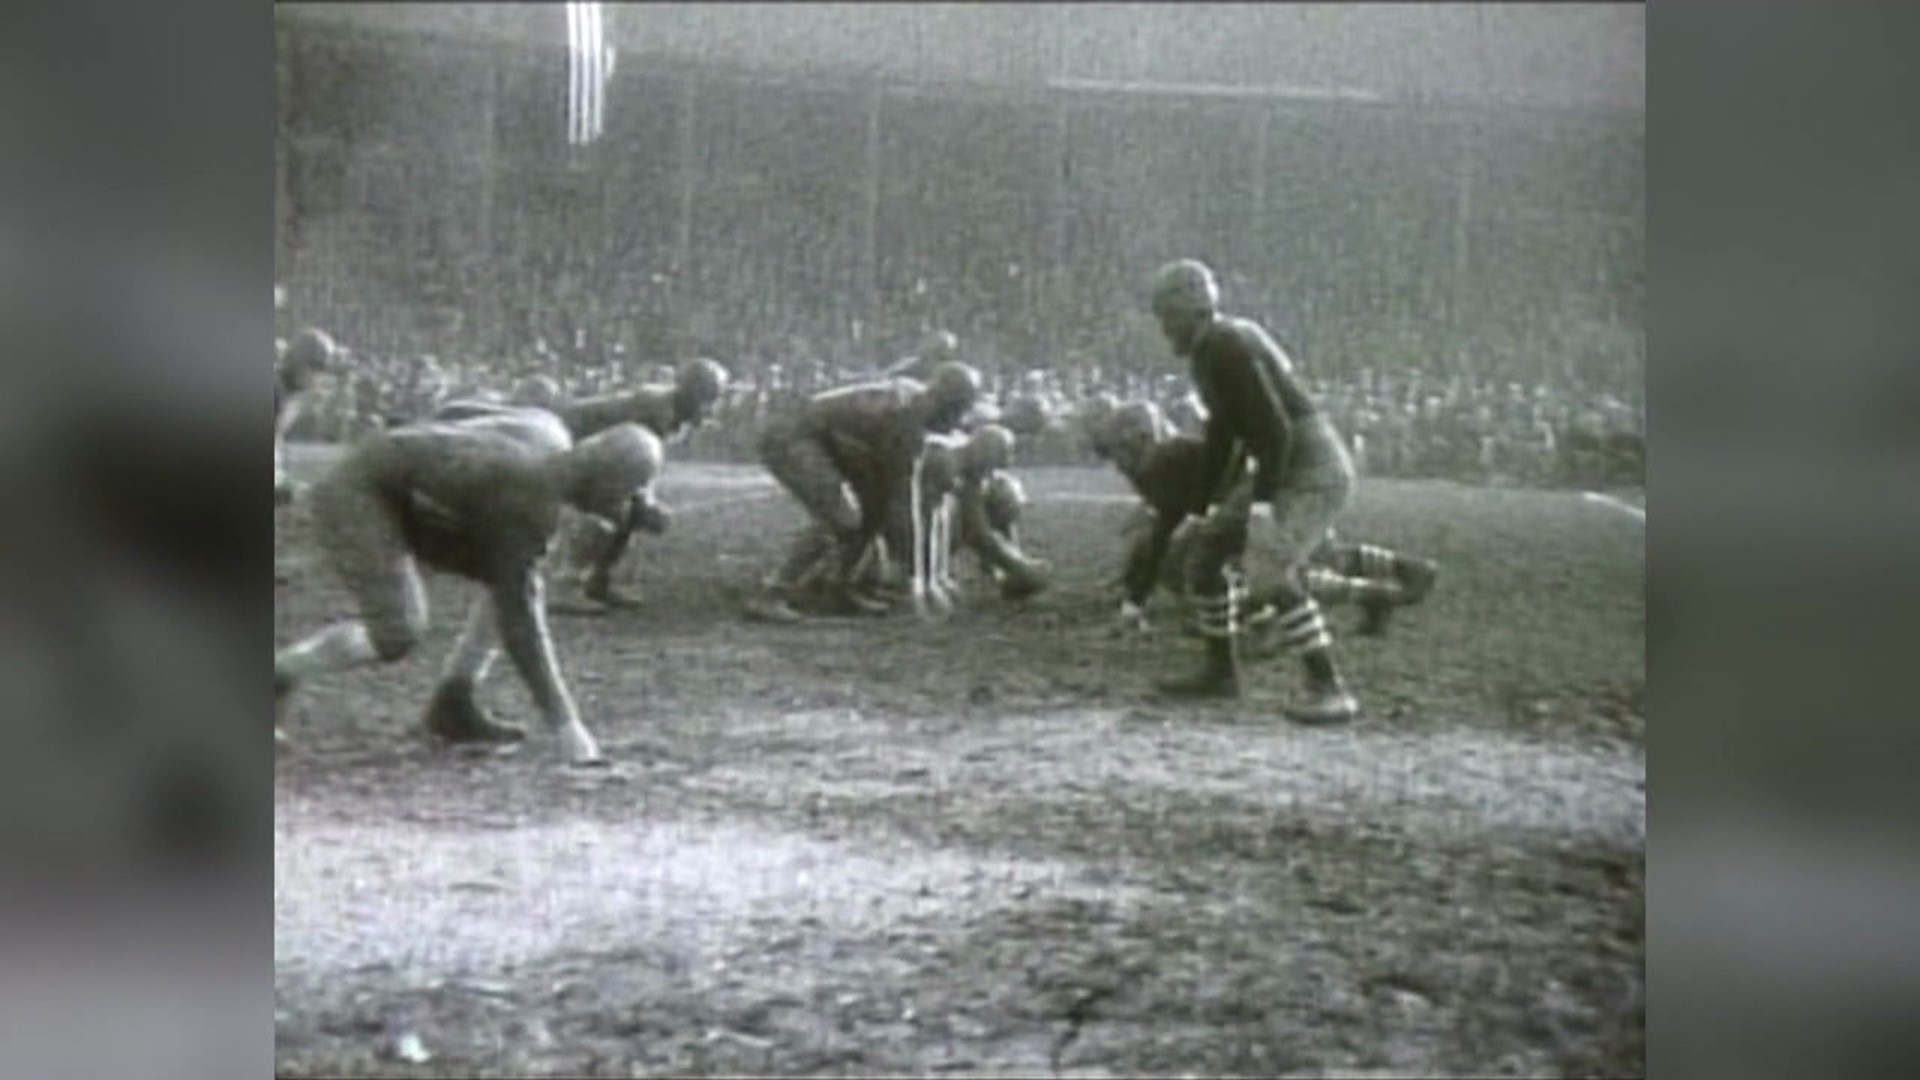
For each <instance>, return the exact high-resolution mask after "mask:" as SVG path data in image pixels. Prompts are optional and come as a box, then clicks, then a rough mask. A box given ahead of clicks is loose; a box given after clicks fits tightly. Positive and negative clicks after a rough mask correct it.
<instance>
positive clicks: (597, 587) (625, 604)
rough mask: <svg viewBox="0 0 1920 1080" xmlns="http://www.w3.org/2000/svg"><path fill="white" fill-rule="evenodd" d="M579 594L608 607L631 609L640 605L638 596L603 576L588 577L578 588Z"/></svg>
mask: <svg viewBox="0 0 1920 1080" xmlns="http://www.w3.org/2000/svg"><path fill="white" fill-rule="evenodd" d="M580 594H581V595H582V596H585V597H586V598H587V599H589V600H592V601H593V602H594V603H596V604H604V605H606V606H607V607H610V608H628V609H632V608H637V607H639V606H640V598H639V597H637V596H634V595H633V594H632V593H629V592H625V591H623V590H622V589H620V588H619V587H618V586H616V585H615V584H614V583H613V582H611V581H608V580H607V579H605V578H591V579H589V580H588V581H587V583H586V585H585V586H584V587H583V588H582V589H581V590H580Z"/></svg>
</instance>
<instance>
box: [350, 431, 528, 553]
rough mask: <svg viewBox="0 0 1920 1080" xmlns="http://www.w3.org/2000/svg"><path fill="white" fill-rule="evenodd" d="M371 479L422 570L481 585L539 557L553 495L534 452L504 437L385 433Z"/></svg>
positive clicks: (470, 432) (467, 432)
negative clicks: (445, 574) (444, 573)
mask: <svg viewBox="0 0 1920 1080" xmlns="http://www.w3.org/2000/svg"><path fill="white" fill-rule="evenodd" d="M381 438H383V439H385V440H387V441H389V442H390V444H391V445H389V446H386V447H382V448H381V451H382V452H380V453H378V454H377V456H376V457H375V458H374V459H373V467H372V469H371V472H372V479H373V482H374V484H375V485H376V487H377V489H378V490H379V491H380V493H381V495H382V496H383V497H384V499H385V500H386V502H387V505H388V507H389V508H390V509H391V510H392V511H393V513H394V515H395V516H396V518H397V519H398V521H399V523H400V528H401V534H402V536H403V537H404V538H405V540H406V544H407V547H408V549H409V550H410V551H412V552H413V554H414V556H415V557H416V558H418V559H419V560H420V561H421V562H422V563H425V564H426V565H428V566H430V567H432V568H434V569H436V570H440V571H443V572H446V573H451V574H457V575H460V576H461V577H465V578H469V579H471V580H474V581H478V582H483V583H486V584H489V585H494V584H504V583H507V582H512V581H519V580H523V579H525V578H526V577H527V575H529V574H531V573H532V572H533V571H534V570H535V569H536V567H537V566H538V564H539V563H540V560H541V559H543V558H544V557H545V556H546V553H547V549H548V547H549V546H550V545H551V543H552V540H553V536H554V534H555V532H556V530H557V529H558V528H559V524H560V508H561V495H560V492H559V491H558V490H557V489H556V488H555V487H554V486H553V484H552V482H551V481H550V480H549V478H548V475H547V473H546V471H545V470H544V469H543V468H542V467H541V459H542V458H543V457H544V456H545V455H544V453H543V452H542V451H539V450H536V449H533V448H531V447H529V446H527V445H525V444H524V443H521V442H519V441H517V440H515V439H513V438H510V437H508V436H505V435H501V434H495V433H488V432H476V431H471V430H466V431H462V430H458V429H454V428H451V427H450V426H447V425H421V426H416V427H410V428H404V429H401V430H398V431H393V432H388V433H386V434H385V435H384V436H382V437H381Z"/></svg>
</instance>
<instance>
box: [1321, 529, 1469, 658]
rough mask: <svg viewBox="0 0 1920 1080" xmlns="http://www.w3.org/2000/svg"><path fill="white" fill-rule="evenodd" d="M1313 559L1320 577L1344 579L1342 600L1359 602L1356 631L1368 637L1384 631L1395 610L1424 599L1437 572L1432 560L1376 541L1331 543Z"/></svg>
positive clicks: (1436, 564)
mask: <svg viewBox="0 0 1920 1080" xmlns="http://www.w3.org/2000/svg"><path fill="white" fill-rule="evenodd" d="M1314 561H1315V563H1316V569H1320V570H1321V576H1322V577H1323V578H1324V577H1326V576H1328V575H1329V574H1331V575H1338V576H1341V577H1343V578H1345V579H1346V587H1345V590H1344V591H1345V594H1346V595H1345V596H1343V597H1342V599H1346V600H1351V601H1352V602H1353V603H1356V604H1358V605H1359V607H1360V611H1361V621H1360V629H1359V632H1360V633H1362V634H1365V635H1368V636H1375V635H1379V634H1383V633H1385V632H1386V629H1387V623H1388V620H1389V619H1390V618H1391V617H1392V615H1393V612H1394V611H1395V610H1396V609H1398V608H1403V607H1410V606H1412V605H1414V604H1418V603H1420V602H1421V601H1422V600H1425V599H1426V598H1427V594H1428V593H1430V592H1432V591H1433V586H1434V583H1435V581H1437V580H1438V579H1439V575H1440V566H1439V564H1438V563H1436V562H1434V561H1433V560H1431V559H1422V558H1418V557H1415V556H1413V555H1409V554H1407V553H1405V552H1402V551H1396V550H1394V549H1392V548H1386V547H1381V546H1379V545H1378V544H1331V545H1328V546H1327V547H1326V548H1325V549H1324V550H1323V551H1322V552H1321V553H1320V554H1319V555H1318V556H1317V557H1316V558H1315V560H1314Z"/></svg>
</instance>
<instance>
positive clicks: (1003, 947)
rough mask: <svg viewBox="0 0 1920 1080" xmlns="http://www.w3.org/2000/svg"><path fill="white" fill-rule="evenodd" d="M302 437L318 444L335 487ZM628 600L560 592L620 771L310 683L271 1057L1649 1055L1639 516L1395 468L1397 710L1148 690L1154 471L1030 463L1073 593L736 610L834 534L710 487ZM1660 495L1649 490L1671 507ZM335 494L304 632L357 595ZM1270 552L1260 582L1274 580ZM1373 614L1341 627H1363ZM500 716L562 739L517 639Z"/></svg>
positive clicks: (606, 1061)
mask: <svg viewBox="0 0 1920 1080" xmlns="http://www.w3.org/2000/svg"><path fill="white" fill-rule="evenodd" d="M312 457H313V455H311V454H303V455H302V458H301V460H300V461H298V462H297V465H298V466H299V467H300V468H303V469H308V470H310V469H311V468H312V467H314V465H315V461H314V460H312ZM669 476H670V479H669V483H668V485H667V495H668V498H669V500H670V501H671V502H672V503H673V504H674V505H675V506H676V507H677V508H678V509H679V511H680V514H679V517H678V518H677V519H676V521H675V525H674V528H673V531H672V532H671V533H670V534H669V535H668V536H666V537H662V538H658V539H656V540H650V541H647V542H644V543H642V544H640V545H637V550H636V552H635V553H634V555H633V556H632V557H631V558H630V561H629V573H630V579H631V584H632V586H633V587H634V588H635V589H636V590H637V591H638V592H639V593H640V594H641V595H642V596H643V597H644V598H645V600H646V607H645V609H644V610H642V611H640V612H636V613H622V614H616V615H611V616H606V617H600V618H580V617H557V618H556V627H557V634H558V639H559V647H560V650H561V656H562V663H563V665H564V667H565V670H566V672H567V674H568V677H569V678H570V680H571V681H572V684H573V686H574V689H575V691H576V693H577V695H578V697H579V699H580V702H581V706H582V708H583V711H584V715H585V718H586V721H587V723H588V725H589V726H590V727H591V728H592V729H593V730H594V732H595V734H596V735H597V736H598V737H599V739H600V740H601V743H602V746H603V748H604V749H605V750H606V752H607V753H608V755H609V757H610V758H611V759H612V760H613V763H614V764H613V766H612V767H611V768H608V769H605V770H593V771H567V770H562V769H559V768H557V767H556V766H554V765H553V764H551V762H550V759H549V757H548V746H547V743H546V742H545V741H544V740H543V739H541V738H540V737H539V732H537V731H535V732H534V736H533V738H532V739H531V740H530V741H529V742H528V743H527V744H526V745H525V746H524V747H522V748H519V749H518V750H516V751H515V752H512V753H505V754H485V753H474V752H465V751H451V750H445V749H438V748H434V747H432V746H429V745H428V744H427V743H426V742H425V741H424V739H423V738H422V737H421V736H420V735H419V733H418V728H417V716H418V710H419V709H420V708H421V707H422V706H423V705H424V703H425V694H426V691H427V689H428V688H429V686H430V684H431V682H432V679H433V676H434V674H435V672H436V670H437V668H438V665H439V662H440V660H441V657H442V656H443V655H444V653H445V650H446V649H447V648H448V647H449V646H450V644H451V642H452V639H453V637H454V635H455V633H456V632H457V630H458V626H459V622H460V616H461V614H462V613H463V610H464V601H465V599H466V597H467V596H468V588H469V587H468V586H465V585H462V584H460V583H456V582H452V581H448V580H438V581H435V582H434V583H433V586H432V595H433V600H434V605H435V629H434V631H433V635H432V637H431V638H430V639H429V643H428V647H427V649H426V650H425V652H424V654H422V655H420V656H418V657H416V658H413V659H411V660H409V661H407V662H404V663H402V664H399V665H395V666H392V667H389V668H385V669H381V670H376V671H370V672H365V673H355V674H349V675H344V676H340V677H337V678H335V679H332V680H328V681H324V682H319V683H315V684H314V685H312V686H310V687H307V688H304V689H303V691H302V693H301V696H300V697H299V698H298V701H297V704H296V705H295V707H294V710H293V713H292V716H291V719H290V721H289V724H288V733H289V735H291V736H292V738H293V740H294V743H293V745H292V746H291V747H290V748H289V749H287V750H285V751H283V753H282V754H281V759H280V766H279V775H278V782H277V796H276V823H275V830H276V834H275V835H276V841H277V843H276V873H275V902H276V907H275V931H276V932H275V955H276V961H277V963H276V972H277V973H276V984H277V991H278V995H277V1023H276V1036H277V1059H278V1062H279V1066H278V1072H279V1074H280V1075H282V1076H290V1077H294V1076H300V1077H317V1076H653V1075H743V1074H782V1075H793V1074H810V1075H882V1074H888V1075H902V1074H919V1075H925V1074H937V1075H952V1076H971V1075H982V1076H985V1075H1043V1076H1045V1075H1063V1076H1106V1075H1138V1074H1164V1075H1281V1076H1289V1075H1298V1076H1335V1075H1347V1076H1352V1075H1369V1074H1372V1075H1382V1076H1386V1075H1392V1076H1413V1075H1467V1074H1473V1075H1514V1076H1519V1075H1527V1076H1549V1075H1552V1076H1576V1075H1577V1076H1597V1075H1606V1076H1627V1075H1639V1074H1641V1073H1642V1072H1643V1071H1644V1054H1643V1049H1642V1047H1643V1042H1642V1039H1643V1032H1644V1026H1645V1006H1644V991H1643V985H1644V984H1643V976H1642V971H1643V961H1644V956H1645V942H1644V937H1643V925H1644V921H1643V916H1642V902H1643V898H1644V866H1645V794H1644V782H1645V776H1646V757H1645V748H1644V747H1645V743H1644V716H1643V696H1644V661H1643V650H1644V617H1645V604H1644V585H1645V564H1644V558H1643V544H1644V527H1643V526H1642V525H1641V524H1640V523H1639V522H1637V521H1635V520H1634V519H1633V518H1632V517H1630V516H1627V515H1625V514H1622V513H1620V512H1618V511H1616V510H1612V509H1610V508H1608V507H1606V506H1603V505H1599V504H1596V503H1593V502H1589V501H1583V500H1581V499H1580V498H1579V497H1578V496H1577V495H1576V494H1573V493H1567V492H1526V491H1511V490H1501V491H1490V490H1479V489H1473V488H1466V487H1457V486H1453V485H1448V484H1441V483H1417V484H1416V483H1393V482H1388V481H1379V482H1375V483H1370V484H1368V485H1367V486H1366V487H1364V488H1363V490H1362V492H1361V494H1360V496H1359V499H1358V502H1357V504H1356V506H1355V507H1354V509H1353V510H1352V512H1351V513H1350V514H1349V520H1348V522H1347V525H1346V527H1345V528H1344V529H1343V532H1344V534H1345V535H1346V536H1347V537H1348V538H1351V539H1364V540H1368V541H1371V542H1376V543H1383V544H1387V545H1390V546H1396V547H1402V548H1406V549H1409V550H1412V551H1415V552H1418V553H1421V554H1426V555H1429V556H1432V557H1434V558H1437V559H1438V560H1440V562H1441V563H1442V566H1443V571H1442V576H1441V581H1440V586H1439V588H1438V589H1437V590H1436V591H1435V593H1434V594H1433V597H1432V598H1431V600H1430V601H1429V602H1428V603H1427V604H1426V605H1424V606H1422V607H1419V608H1415V609H1409V610H1407V611H1405V612H1403V613H1402V614H1401V617H1400V618H1399V620H1398V621H1396V623H1395V624H1394V626H1393V629H1392V632H1391V633H1390V634H1389V635H1388V636H1387V637H1386V638H1384V639H1365V638H1358V637H1356V636H1354V635H1351V634H1347V635H1344V636H1343V637H1342V639H1341V653H1340V655H1341V658H1342V660H1343V662H1344V663H1345V664H1346V666H1347V668H1348V672H1349V675H1350V678H1351V680H1352V682H1353V683H1354V686H1355V689H1356V690H1357V691H1358V693H1359V694H1360V695H1361V697H1362V701H1363V704H1364V705H1365V706H1366V707H1367V709H1368V715H1367V716H1366V717H1365V718H1364V719H1363V720H1362V721H1361V722H1360V723H1358V724H1356V725H1354V726H1352V727H1351V728H1346V729H1339V730H1313V729H1305V728H1299V727H1295V726H1293V725H1290V724H1287V723H1286V722H1284V721H1282V720H1280V719H1279V718H1278V714H1277V709H1278V705H1279V704H1280V703H1281V702H1282V701H1283V700H1284V699H1285V696H1286V694H1288V693H1289V692H1291V691H1292V690H1293V689H1294V687H1295V686H1296V685H1297V682H1298V673H1297V669H1296V668H1295V667H1294V666H1293V665H1292V664H1288V663H1284V662H1267V663H1265V664H1263V665H1261V666H1260V667H1259V668H1258V669H1257V670H1256V672H1255V674H1254V675H1253V676H1252V678H1251V680H1250V682H1251V687H1250V690H1251V693H1250V696H1249V697H1248V698H1247V699H1245V700H1242V701H1240V702H1237V703H1235V704H1233V705H1231V706H1221V707H1179V708H1177V707H1169V706H1167V705H1163V704H1158V703H1155V702H1153V701H1151V700H1150V699H1149V697H1148V695H1147V686H1148V683H1149V682H1150V680H1151V679H1152V678H1153V677H1154V676H1155V675H1157V674H1159V673H1161V672H1164V671H1169V670H1173V669H1176V668H1178V667H1179V666H1181V665H1184V664H1186V663H1189V662H1191V660H1192V659H1193V653H1194V651H1195V648H1196V646H1195V645H1194V643H1193V642H1192V641H1191V640H1189V639H1185V638H1182V637H1180V636H1178V635H1177V634H1176V633H1174V632H1173V629H1172V623H1173V617H1172V614H1171V613H1170V612H1160V613H1158V614H1159V616H1160V618H1159V621H1160V623H1161V624H1162V626H1161V628H1160V629H1159V630H1157V632H1156V634H1155V635H1153V636H1151V637H1149V638H1147V639H1144V640H1142V639H1137V638H1127V637H1120V636H1116V635H1114V634H1112V633H1110V632H1109V630H1108V628H1107V620H1108V618H1109V617H1110V615H1111V609H1112V601H1111V598H1110V596H1109V594H1108V593H1107V592H1105V591H1104V590H1103V587H1102V581H1103V580H1104V579H1105V578H1107V577H1109V576H1111V574H1112V573H1113V572H1114V571H1115V569H1116V559H1117V556H1118V540H1117V538H1116V535H1115V533H1116V530H1117V528H1118V525H1119V523H1120V522H1121V521H1122V520H1123V518H1124V517H1125V515H1126V512H1127V506H1126V504H1125V502H1124V500H1123V499H1121V498H1120V497H1119V496H1120V495H1121V493H1122V491H1123V488H1122V486H1121V483H1120V481H1119V480H1118V478H1117V477H1115V476H1112V475H1108V474H1106V473H1103V472H1101V471H1097V470H1094V469H1084V470H1075V469H1048V470H1032V471H1030V472H1027V473H1025V474H1023V477H1024V479H1025V480H1026V482H1027V484H1028V487H1029V491H1030V492H1031V493H1033V494H1034V496H1035V502H1034V504H1033V505H1032V506H1031V507H1030V510H1029V518H1028V521H1029V525H1028V532H1027V536H1026V539H1027V540H1028V542H1029V545H1030V546H1031V547H1032V548H1034V549H1036V550H1037V551H1038V552H1039V553H1041V554H1043V555H1045V556H1046V557H1048V558H1049V559H1051V560H1052V562H1053V566H1054V570H1055V574H1056V580H1057V582H1058V585H1057V587H1056V588H1055V590H1054V591H1052V592H1050V593H1049V594H1047V595H1045V596H1043V597H1041V598H1040V599H1039V600H1036V601H1033V602H1031V603H1029V604H1027V605H1024V606H1022V607H1020V608H1017V609H1016V608H1009V607H1008V606H1006V605H1003V604H1001V603H1000V602H999V601H998V600H997V599H995V598H993V597H992V595H991V592H990V590H986V589H982V588H980V587H978V585H977V583H976V588H975V589H974V591H973V592H972V593H971V594H970V596H971V602H970V604H969V606H968V607H967V608H966V609H964V610H963V611H961V612H959V613H958V614H956V615H955V616H954V617H953V618H952V619H951V620H950V621H948V622H947V623H944V624H940V625H921V624H918V623H915V622H913V621H912V620H911V619H909V618H906V617H897V618H887V619H878V620H876V619H871V618H868V619H848V620H821V621H818V622H814V623H810V624H807V625H804V626H798V627H785V626H767V625H759V624H753V623H748V622H743V621H742V620H740V619H739V618H738V617H737V615H736V603H737V595H738V592H739V590H740V589H741V588H742V587H744V586H746V585H747V584H748V583H750V582H752V581H753V580H754V579H755V578H756V577H757V576H758V575H759V574H760V573H761V572H762V571H763V570H764V569H765V567H766V565H767V563H768V561H769V560H770V559H771V558H772V557H773V553H774V551H775V547H776V545H777V544H778V543H779V542H780V541H781V540H783V539H784V535H785V531H786V530H787V529H788V528H789V527H791V526H793V525H796V524H798V523H799V520H800V519H799V516H798V511H797V510H796V509H794V508H792V507H791V506H790V505H789V504H788V503H787V502H786V501H784V500H782V499H778V498H775V497H773V496H772V493H771V491H770V490H769V489H768V487H767V486H766V485H765V482H764V481H763V480H762V478H761V476H760V475H759V474H758V473H757V472H756V471H755V470H752V469H747V468H734V467H719V466H698V465H675V466H673V467H672V468H671V469H670V472H669ZM1636 501H1637V500H1636ZM302 514H303V511H302V509H301V508H300V507H299V506H297V505H296V506H295V507H294V508H292V509H291V510H283V511H281V512H280V513H279V514H278V517H277V526H276V527H277V535H278V541H279V552H280V559H281V562H282V567H283V570H284V571H285V572H286V573H287V574H288V577H289V581H288V582H287V583H283V584H280V585H278V586H277V588H276V601H277V602H276V609H275V622H276V625H275V637H276V642H277V643H286V642H288V641H291V640H293V639H294V638H295V637H297V636H299V635H301V634H304V633H307V632H310V631H311V630H313V629H316V628H317V627H318V626H320V625H321V624H322V623H323V622H325V621H327V620H329V619H332V618H335V617H339V616H342V615H345V614H347V613H348V608H347V606H346V603H345V598H344V594H343V593H342V592H341V591H340V590H339V588H338V587H337V586H336V585H335V584H334V583H333V582H332V581H330V580H329V579H327V578H326V576H325V575H324V574H322V573H320V572H319V571H318V569H317V567H316V566H315V565H313V564H312V562H311V557H312V556H311V551H310V548H309V547H308V546H307V539H306V535H305V530H304V524H303V521H302ZM1256 572H1257V567H1256ZM1354 619H1355V613H1353V612H1351V611H1342V612H1339V613H1337V615H1336V618H1335V622H1336V625H1337V626H1338V627H1341V628H1345V627H1350V626H1351V625H1352V624H1353V621H1354ZM488 693H489V701H490V703H491V705H492V706H493V708H494V709H495V710H496V713H497V715H499V716H501V717H502V718H503V719H508V720H512V721H515V722H519V723H523V724H530V725H531V724H535V723H537V721H536V720H535V719H534V717H533V714H532V710H531V708H530V706H529V704H528V702H527V699H526V696H525V692H524V690H523V689H522V688H521V687H520V686H519V685H518V684H517V682H516V681H515V679H514V677H513V675H512V673H511V671H510V669H509V668H507V667H506V666H505V665H504V664H503V665H501V666H500V667H499V669H498V670H497V672H496V675H495V677H494V679H493V682H492V684H491V685H490V687H489V692H488Z"/></svg>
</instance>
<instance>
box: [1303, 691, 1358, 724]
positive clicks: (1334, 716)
mask: <svg viewBox="0 0 1920 1080" xmlns="http://www.w3.org/2000/svg"><path fill="white" fill-rule="evenodd" d="M1285 712H1286V716H1287V719H1289V720H1291V721H1293V722H1294V723H1296V724H1304V725H1306V726H1308V727H1328V726H1332V725H1335V724H1346V723H1351V722H1352V721H1353V720H1355V719H1357V718H1358V717H1359V715H1360V702H1359V701H1357V700H1355V699H1354V696H1353V695H1352V694H1349V693H1347V692H1346V691H1345V690H1325V691H1322V692H1320V693H1319V694H1316V695H1314V696H1313V697H1311V698H1309V699H1308V700H1307V701H1305V702H1303V703H1301V704H1299V705H1289V706H1287V708H1286V710H1285Z"/></svg>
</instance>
